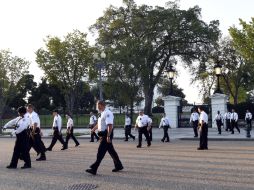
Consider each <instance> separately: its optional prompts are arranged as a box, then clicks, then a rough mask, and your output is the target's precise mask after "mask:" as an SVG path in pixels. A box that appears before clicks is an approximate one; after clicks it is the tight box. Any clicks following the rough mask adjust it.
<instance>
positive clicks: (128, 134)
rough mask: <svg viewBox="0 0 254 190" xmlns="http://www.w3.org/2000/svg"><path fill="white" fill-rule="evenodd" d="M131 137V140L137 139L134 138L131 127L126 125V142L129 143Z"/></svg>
mask: <svg viewBox="0 0 254 190" xmlns="http://www.w3.org/2000/svg"><path fill="white" fill-rule="evenodd" d="M129 136H130V137H131V138H133V139H135V136H133V135H132V134H131V125H126V126H125V140H126V141H128V139H129Z"/></svg>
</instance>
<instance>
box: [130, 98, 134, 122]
mask: <svg viewBox="0 0 254 190" xmlns="http://www.w3.org/2000/svg"><path fill="white" fill-rule="evenodd" d="M130 106H131V107H130V108H131V113H130V118H131V123H133V108H134V100H133V98H131V105H130Z"/></svg>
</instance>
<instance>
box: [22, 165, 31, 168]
mask: <svg viewBox="0 0 254 190" xmlns="http://www.w3.org/2000/svg"><path fill="white" fill-rule="evenodd" d="M28 168H31V166H27V165H24V166H22V167H21V169H28Z"/></svg>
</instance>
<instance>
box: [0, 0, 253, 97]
mask: <svg viewBox="0 0 254 190" xmlns="http://www.w3.org/2000/svg"><path fill="white" fill-rule="evenodd" d="M136 2H137V3H138V4H143V3H146V4H148V5H160V6H164V5H165V2H167V0H136ZM110 4H112V5H115V6H120V5H121V4H122V0H92V1H88V0H0V26H1V27H0V49H9V50H10V51H11V52H13V54H14V55H18V56H20V57H23V58H26V59H27V60H29V61H31V63H32V64H31V67H30V72H31V73H32V74H34V75H35V77H36V81H39V79H40V78H41V76H42V75H43V72H42V71H40V70H39V69H38V67H37V65H36V63H35V54H34V52H35V51H36V50H37V49H39V48H40V47H42V46H43V45H44V42H43V39H45V37H46V36H47V35H52V36H55V35H56V36H64V35H66V34H67V33H68V32H72V31H73V29H79V30H81V31H83V32H88V27H89V26H90V25H92V24H93V23H95V21H96V19H97V18H98V17H99V16H102V15H103V11H104V10H105V9H106V8H107V7H108V6H109V5H110ZM180 5H181V8H183V9H187V8H189V7H192V6H194V5H199V6H200V7H201V8H202V16H203V19H204V20H205V21H206V22H209V21H210V20H215V19H218V20H220V23H221V25H220V28H221V30H222V31H223V34H224V35H228V31H227V29H228V28H229V27H230V26H232V25H234V24H235V25H238V23H239V20H238V19H239V18H243V19H244V20H247V21H249V20H250V18H251V17H254V15H253V7H254V1H253V0H241V1H239V0H181V1H180ZM89 38H90V39H92V37H91V35H90V36H89ZM178 69H179V72H180V75H179V77H178V78H177V83H178V84H179V86H180V87H181V88H183V89H184V93H185V94H186V99H187V100H188V101H189V102H200V98H199V96H198V93H197V90H198V89H197V88H196V86H195V85H192V86H191V85H190V83H189V78H190V75H189V74H188V72H187V71H186V70H184V69H181V68H178Z"/></svg>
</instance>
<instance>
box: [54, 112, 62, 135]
mask: <svg viewBox="0 0 254 190" xmlns="http://www.w3.org/2000/svg"><path fill="white" fill-rule="evenodd" d="M56 127H58V131H61V129H62V118H61V116H60V115H58V114H57V115H56V116H55V117H54V121H53V128H56Z"/></svg>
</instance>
